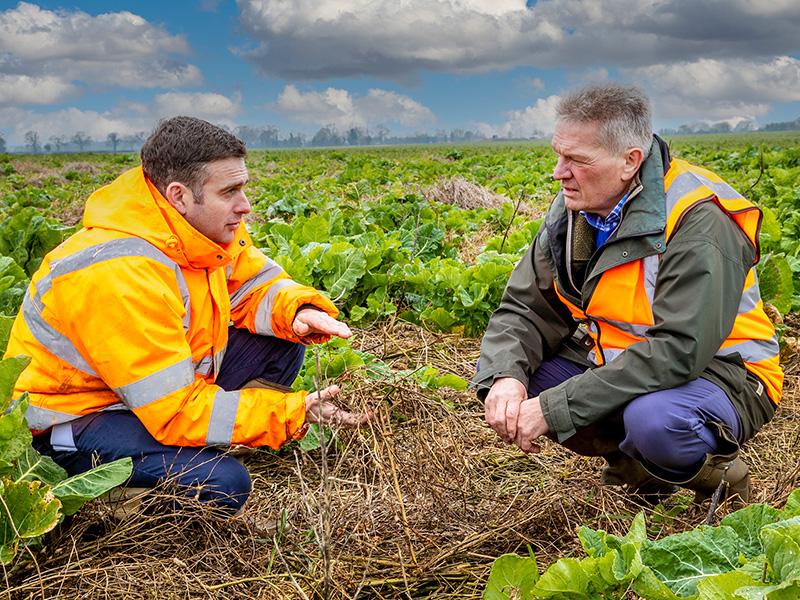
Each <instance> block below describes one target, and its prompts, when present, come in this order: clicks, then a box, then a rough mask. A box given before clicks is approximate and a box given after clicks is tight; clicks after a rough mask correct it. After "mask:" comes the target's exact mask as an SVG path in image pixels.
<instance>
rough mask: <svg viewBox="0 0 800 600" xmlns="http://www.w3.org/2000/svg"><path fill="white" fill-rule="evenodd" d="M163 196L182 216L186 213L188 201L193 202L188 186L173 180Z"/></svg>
mask: <svg viewBox="0 0 800 600" xmlns="http://www.w3.org/2000/svg"><path fill="white" fill-rule="evenodd" d="M164 197H165V198H166V199H167V202H169V203H170V204H171V205H172V207H173V208H174V209H175V210H177V211H178V212H179V213H181V214H182V215H184V216H185V215H186V210H187V205H188V204H189V203H190V202H194V198H193V197H192V193H191V191H190V190H189V188H187V187H186V186H185V185H183V184H182V183H179V182H177V181H173V182H172V183H170V184H169V185H168V186H167V189H166V190H165V194H164Z"/></svg>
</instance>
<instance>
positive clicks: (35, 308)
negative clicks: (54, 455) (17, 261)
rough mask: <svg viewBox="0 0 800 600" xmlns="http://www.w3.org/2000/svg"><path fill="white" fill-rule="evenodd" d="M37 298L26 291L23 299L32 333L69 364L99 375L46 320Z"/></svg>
mask: <svg viewBox="0 0 800 600" xmlns="http://www.w3.org/2000/svg"><path fill="white" fill-rule="evenodd" d="M31 285H33V284H31ZM29 291H30V290H29ZM37 296H38V294H37ZM36 300H37V298H36V296H34V299H33V300H32V299H31V296H30V293H26V294H25V297H24V298H23V299H22V318H23V319H24V320H25V325H27V326H28V330H29V331H30V332H31V335H32V336H33V337H34V338H35V339H36V341H37V342H39V344H41V345H42V347H44V348H46V349H47V350H48V351H49V352H50V353H51V354H53V355H54V356H56V357H58V358H59V359H61V360H63V361H64V362H65V363H67V364H68V365H69V366H71V367H73V368H75V369H77V370H78V371H80V372H82V373H85V374H87V375H91V376H92V377H97V374H96V373H95V372H94V369H93V368H92V367H91V366H89V363H88V362H87V361H86V359H85V358H84V357H83V355H82V354H81V353H80V352H78V349H77V348H76V347H75V344H73V343H72V342H71V341H70V339H69V338H68V337H67V336H65V335H62V334H61V333H59V332H58V331H57V330H56V329H55V328H54V327H53V326H52V325H50V323H48V322H47V321H45V320H44V317H42V310H43V309H44V307H43V306H42V304H41V299H39V303H38V304H37V302H36ZM48 427H49V425H48Z"/></svg>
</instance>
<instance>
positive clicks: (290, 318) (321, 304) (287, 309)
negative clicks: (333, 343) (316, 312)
mask: <svg viewBox="0 0 800 600" xmlns="http://www.w3.org/2000/svg"><path fill="white" fill-rule="evenodd" d="M308 305H311V306H313V307H314V308H318V309H320V310H321V311H323V312H326V313H328V315H330V316H331V317H334V318H336V317H338V316H339V309H337V308H336V306H335V305H334V304H333V302H331V301H330V300H328V299H327V298H326V297H325V296H323V295H322V294H320V293H319V292H318V291H317V290H315V289H314V288H311V287H308V286H305V285H300V284H297V285H296V286H295V285H291V286H286V287H285V288H283V289H281V290H280V291H279V292H278V295H277V297H276V298H275V302H274V304H273V306H272V330H273V332H274V333H275V337H279V338H282V339H284V340H288V341H290V342H297V343H300V344H306V345H308V344H312V343H313V344H319V343H321V342H327V341H328V340H330V339H331V336H330V335H325V334H313V335H309V336H306V337H302V338H301V337H298V336H297V335H295V333H294V331H293V330H292V323H293V322H294V318H295V316H296V315H297V311H298V310H300V308H301V307H303V306H308Z"/></svg>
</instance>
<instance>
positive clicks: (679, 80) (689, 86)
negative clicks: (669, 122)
mask: <svg viewBox="0 0 800 600" xmlns="http://www.w3.org/2000/svg"><path fill="white" fill-rule="evenodd" d="M623 73H624V74H625V75H627V76H628V77H630V78H631V79H632V80H634V81H643V82H645V84H646V85H647V86H648V87H649V88H650V89H651V90H653V93H652V94H651V96H652V98H653V100H654V104H655V110H656V113H657V114H658V115H659V116H660V117H662V118H672V117H679V118H683V117H686V116H687V115H690V116H695V117H706V118H709V119H730V118H731V117H736V116H741V115H755V116H759V115H764V114H766V113H768V112H769V110H770V103H772V102H796V101H800V60H798V59H796V58H793V57H790V56H779V57H775V58H772V59H770V60H763V61H749V60H741V59H735V60H727V61H725V60H713V59H701V60H697V61H693V62H686V63H678V64H672V65H654V66H650V67H646V68H641V69H635V70H630V71H623Z"/></svg>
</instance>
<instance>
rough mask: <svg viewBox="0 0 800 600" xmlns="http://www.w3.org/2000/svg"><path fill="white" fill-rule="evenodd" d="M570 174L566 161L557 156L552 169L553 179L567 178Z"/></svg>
mask: <svg viewBox="0 0 800 600" xmlns="http://www.w3.org/2000/svg"><path fill="white" fill-rule="evenodd" d="M571 176H572V171H570V170H569V166H568V164H567V161H566V160H564V159H563V158H561V157H560V156H559V158H558V162H556V168H555V169H553V179H555V180H556V181H560V180H562V179H569V178H570V177H571Z"/></svg>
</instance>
